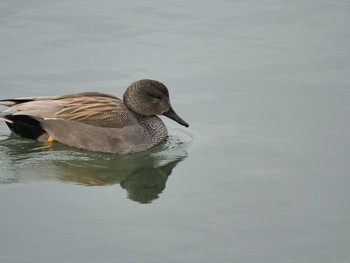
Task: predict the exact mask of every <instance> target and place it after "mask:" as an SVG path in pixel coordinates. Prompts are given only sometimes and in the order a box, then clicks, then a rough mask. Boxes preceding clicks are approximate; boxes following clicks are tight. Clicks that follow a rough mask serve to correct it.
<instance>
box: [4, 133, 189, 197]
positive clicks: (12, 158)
mask: <svg viewBox="0 0 350 263" xmlns="http://www.w3.org/2000/svg"><path fill="white" fill-rule="evenodd" d="M18 140H19V139H18V137H15V136H10V137H9V138H8V139H5V140H2V141H0V147H1V148H5V151H2V153H1V155H4V154H5V157H6V158H5V159H7V161H6V162H5V163H4V164H5V166H13V165H17V168H19V169H21V168H24V167H25V166H28V164H29V163H30V165H31V167H33V170H34V171H35V172H34V174H35V176H33V178H30V176H29V178H28V175H27V176H26V178H25V180H28V179H29V180H31V179H32V180H38V177H39V180H45V179H48V178H54V179H57V180H60V181H64V182H74V183H79V184H83V185H87V186H103V185H114V184H120V186H121V187H122V188H123V189H125V190H126V191H127V196H128V198H129V199H131V200H134V201H136V202H139V203H150V202H152V201H153V200H155V199H157V198H158V197H159V194H160V193H162V191H163V190H164V189H165V186H166V182H167V180H168V177H169V175H170V174H171V173H172V170H173V169H174V168H175V166H176V165H177V164H178V163H179V162H181V161H183V160H184V159H185V158H186V157H187V151H186V143H183V142H181V141H179V140H177V139H176V138H174V137H170V138H169V139H168V141H167V142H165V143H163V144H161V145H159V146H157V147H155V148H153V149H151V150H149V151H146V152H142V153H136V154H128V155H111V154H103V153H91V152H86V151H81V150H76V149H73V148H70V147H68V146H64V145H61V144H59V143H56V144H53V145H50V146H46V147H43V145H42V144H38V143H36V142H32V141H28V142H27V143H26V144H23V140H22V139H21V140H22V141H21V142H20V143H18ZM1 157H4V156H1ZM2 160H4V158H2ZM18 160H21V162H20V164H19V162H18ZM23 162H24V163H27V165H24V163H23ZM18 166H19V167H18ZM40 167H41V168H40ZM48 168H49V169H48ZM27 169H28V168H27ZM17 170H18V169H17ZM38 170H39V171H38ZM48 171H49V172H48ZM38 173H41V175H39V176H38ZM48 173H49V174H48Z"/></svg>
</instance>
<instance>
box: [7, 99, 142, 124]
mask: <svg viewBox="0 0 350 263" xmlns="http://www.w3.org/2000/svg"><path fill="white" fill-rule="evenodd" d="M0 105H4V106H7V107H9V108H8V109H7V110H6V111H5V112H4V113H5V114H7V115H9V116H10V115H11V116H13V117H14V116H16V115H21V116H23V115H24V116H30V117H36V118H41V119H49V118H55V119H64V120H71V121H76V122H80V123H84V124H89V125H93V126H98V127H107V128H123V127H125V126H128V125H132V124H133V123H135V122H137V120H136V117H135V116H134V114H131V111H130V110H129V109H128V108H127V107H126V106H125V105H124V103H123V102H122V101H121V100H120V99H119V98H117V97H114V96H112V95H109V94H104V93H99V92H84V93H77V94H68V95H62V96H49V97H27V98H18V99H7V100H0Z"/></svg>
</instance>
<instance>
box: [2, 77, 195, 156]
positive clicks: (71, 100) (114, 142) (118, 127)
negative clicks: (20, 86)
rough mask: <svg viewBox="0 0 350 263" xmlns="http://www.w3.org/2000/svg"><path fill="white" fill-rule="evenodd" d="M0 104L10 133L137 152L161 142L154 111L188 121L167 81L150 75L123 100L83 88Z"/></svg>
mask: <svg viewBox="0 0 350 263" xmlns="http://www.w3.org/2000/svg"><path fill="white" fill-rule="evenodd" d="M0 105H4V106H7V107H8V109H6V110H5V111H4V112H3V113H2V114H1V115H0V118H1V119H2V120H4V121H5V122H6V124H7V125H8V127H9V128H10V130H11V131H12V132H13V133H14V134H17V135H19V136H22V137H25V138H29V139H34V140H38V141H42V142H49V143H50V142H52V141H58V142H60V143H63V144H66V145H69V146H73V147H77V148H80V149H85V150H90V151H97V152H108V153H120V154H122V153H132V152H141V151H145V150H147V149H149V148H151V147H153V146H155V145H157V144H159V143H161V142H162V141H164V140H165V139H166V138H167V136H168V132H167V129H166V127H165V125H164V123H163V122H162V120H161V119H160V118H159V117H157V116H156V115H165V116H167V117H168V118H170V119H173V120H174V121H176V122H178V123H179V124H181V125H183V126H185V127H188V124H187V122H185V121H184V120H183V119H181V118H180V117H179V116H178V115H177V114H176V113H175V111H174V110H173V108H172V107H171V104H170V99H169V92H168V89H167V88H166V86H165V85H164V84H162V83H160V82H159V81H156V80H150V79H143V80H139V81H136V82H134V83H132V84H131V85H130V86H129V87H128V88H127V90H126V91H125V93H124V96H123V100H120V99H119V98H117V97H114V96H112V95H109V94H104V93H99V92H84V93H77V94H69V95H62V96H48V97H28V98H18V99H7V100H0Z"/></svg>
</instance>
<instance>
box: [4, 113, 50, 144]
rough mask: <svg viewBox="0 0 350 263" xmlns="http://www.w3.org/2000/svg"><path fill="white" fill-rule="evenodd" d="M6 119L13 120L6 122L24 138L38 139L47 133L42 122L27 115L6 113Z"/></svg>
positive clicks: (14, 131) (15, 132)
mask: <svg viewBox="0 0 350 263" xmlns="http://www.w3.org/2000/svg"><path fill="white" fill-rule="evenodd" d="M6 119H8V120H10V121H12V123H10V122H6V124H7V126H8V127H9V128H10V130H11V131H12V132H13V133H14V134H17V135H19V136H22V137H24V138H28V139H33V140H36V139H37V138H38V137H39V136H40V135H43V134H44V133H45V130H44V129H43V128H42V127H41V125H40V122H39V121H38V120H36V119H33V118H32V117H30V116H27V115H6Z"/></svg>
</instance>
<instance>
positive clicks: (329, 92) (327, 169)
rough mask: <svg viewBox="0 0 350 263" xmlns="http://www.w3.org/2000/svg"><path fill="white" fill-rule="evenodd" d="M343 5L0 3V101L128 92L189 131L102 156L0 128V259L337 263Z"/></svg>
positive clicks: (348, 127) (342, 204) (345, 174)
mask: <svg viewBox="0 0 350 263" xmlns="http://www.w3.org/2000/svg"><path fill="white" fill-rule="evenodd" d="M349 25H350V2H349V1H325V0H322V1H305V0H303V1H299V0H297V1H289V2H286V1H277V0H263V1H260V0H259V1H258V0H252V1H228V0H226V1H223V0H221V1H214V2H213V1H206V0H205V1H203V0H201V1H175V2H174V1H158V0H156V1H152V3H148V2H147V3H146V2H141V1H111V0H105V1H89V0H88V1H68V0H62V1H43V0H41V1H40V0H26V1H20V0H14V1H1V3H0V38H1V41H0V61H1V63H0V90H1V92H0V95H1V96H0V97H1V98H8V97H23V96H35V95H50V94H61V93H70V92H80V91H89V90H96V91H101V92H107V93H111V94H115V95H118V96H122V94H123V92H124V90H125V88H126V87H127V86H128V85H129V83H131V82H132V81H134V80H137V79H141V78H153V79H158V80H160V81H162V82H164V83H165V84H166V85H167V86H168V87H169V89H170V95H171V98H172V103H173V106H174V108H175V110H176V111H177V112H178V113H179V115H180V116H181V117H183V118H184V119H185V120H186V121H187V122H189V123H190V128H189V129H186V128H183V127H179V125H177V124H176V123H174V122H172V121H168V120H165V121H166V124H167V125H168V127H169V130H170V132H171V136H170V138H169V140H168V141H167V142H166V143H164V144H162V145H160V146H159V147H157V148H155V149H152V150H151V151H148V152H145V153H140V154H136V155H127V156H113V155H108V154H98V153H89V152H84V151H79V150H74V149H72V148H69V147H65V146H62V145H57V144H55V145H54V146H53V147H52V148H50V149H46V148H41V146H43V145H42V144H40V143H36V142H32V141H28V140H21V139H18V138H16V137H12V136H10V132H9V131H8V129H7V127H6V125H5V124H4V123H1V124H0V140H1V141H0V166H1V167H0V182H1V183H0V237H1V238H0V262H317V263H320V262H327V263H328V262H350V252H349V246H350V210H349V204H348V203H349V199H350V174H349V171H350V158H349V157H350V123H349V114H350V103H349V101H350V90H349V86H350V31H349Z"/></svg>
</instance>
